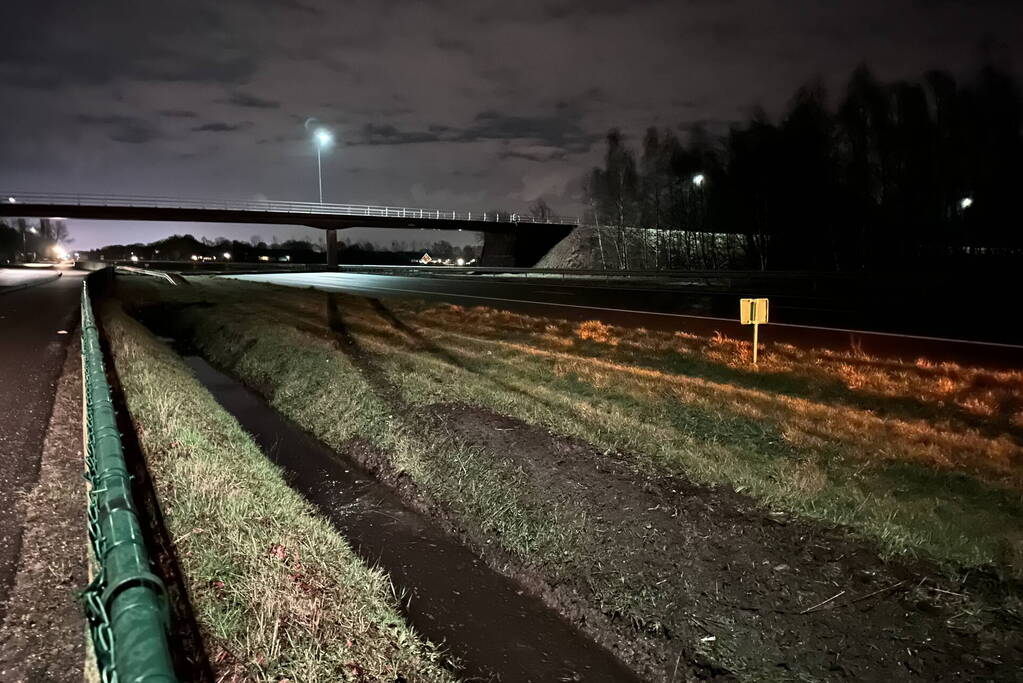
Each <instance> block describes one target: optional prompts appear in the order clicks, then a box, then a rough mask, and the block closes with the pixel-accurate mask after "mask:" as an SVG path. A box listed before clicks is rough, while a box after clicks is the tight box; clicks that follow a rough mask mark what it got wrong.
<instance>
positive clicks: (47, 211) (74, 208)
mask: <svg viewBox="0 0 1023 683" xmlns="http://www.w3.org/2000/svg"><path fill="white" fill-rule="evenodd" d="M0 216H18V217H44V218H45V217H57V216H59V217H61V218H89V219H102V220H143V221H184V222H197V223H269V224H282V225H305V226H309V227H312V228H321V229H324V230H331V229H338V228H354V227H360V228H426V229H430V230H475V231H480V232H515V231H516V228H517V227H518V226H519V225H520V224H528V225H537V226H539V225H551V226H552V227H556V228H558V227H560V228H567V227H574V226H575V225H577V224H578V221H577V220H576V219H575V218H568V217H563V216H558V217H551V218H549V219H539V218H534V217H533V216H530V215H523V214H515V213H504V212H501V213H492V212H490V213H481V212H478V211H455V210H452V211H443V210H440V209H423V208H411V207H396V206H369V205H359V204H318V203H315V202H287V201H271V200H262V201H234V200H220V199H179V198H173V197H129V196H118V195H75V194H40V193H27V192H20V193H19V192H11V193H0Z"/></svg>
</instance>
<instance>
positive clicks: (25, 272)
mask: <svg viewBox="0 0 1023 683" xmlns="http://www.w3.org/2000/svg"><path fill="white" fill-rule="evenodd" d="M57 272H58V271H55V270H54V269H52V268H0V292H3V291H4V290H5V289H14V288H16V287H17V288H19V289H20V288H22V287H24V286H27V285H33V284H39V283H42V282H45V281H47V280H52V279H53V278H55V277H56V276H57Z"/></svg>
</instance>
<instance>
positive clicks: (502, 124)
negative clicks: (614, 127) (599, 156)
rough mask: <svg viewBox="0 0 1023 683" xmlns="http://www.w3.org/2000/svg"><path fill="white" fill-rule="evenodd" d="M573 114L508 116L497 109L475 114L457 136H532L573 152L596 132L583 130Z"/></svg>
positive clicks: (463, 139)
mask: <svg viewBox="0 0 1023 683" xmlns="http://www.w3.org/2000/svg"><path fill="white" fill-rule="evenodd" d="M575 119H576V116H575V115H572V114H568V115H565V116H533V117H530V116H512V115H508V114H502V113H501V112H497V111H484V112H480V113H479V114H477V115H476V118H475V119H474V120H473V125H471V126H469V127H468V128H466V129H465V130H463V131H462V132H461V134H460V135H459V136H458V137H457V139H458V140H459V141H460V142H473V141H476V140H514V139H527V140H535V141H537V142H540V143H542V144H545V145H549V146H552V147H561V148H562V149H565V150H568V151H574V152H580V151H586V150H587V149H589V148H590V145H592V144H593V142H594V141H596V140H598V139H599V138H600V137H601V134H600V133H587V132H586V131H585V130H583V128H582V126H581V125H580V123H579V121H578V120H575Z"/></svg>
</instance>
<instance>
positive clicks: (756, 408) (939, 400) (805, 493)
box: [189, 281, 1023, 570]
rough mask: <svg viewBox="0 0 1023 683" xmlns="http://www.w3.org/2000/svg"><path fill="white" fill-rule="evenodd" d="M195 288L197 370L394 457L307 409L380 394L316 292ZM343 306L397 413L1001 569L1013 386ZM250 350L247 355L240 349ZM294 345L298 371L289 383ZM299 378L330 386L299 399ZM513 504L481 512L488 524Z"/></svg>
mask: <svg viewBox="0 0 1023 683" xmlns="http://www.w3.org/2000/svg"><path fill="white" fill-rule="evenodd" d="M210 284H211V285H212V286H209V285H207V287H208V288H206V287H203V288H200V289H199V290H198V291H193V292H191V293H190V294H189V296H195V295H198V296H205V297H207V298H210V300H217V301H220V302H224V303H227V304H228V305H226V306H221V307H218V308H217V309H216V312H215V314H206V313H205V312H204V311H203V310H199V311H196V312H194V313H193V319H194V321H195V322H196V323H198V324H199V325H200V335H199V338H200V341H201V342H202V343H203V344H205V346H206V348H205V349H204V350H205V351H206V352H207V353H209V354H210V355H211V356H212V357H213V359H214V360H215V361H217V362H220V363H223V364H225V365H228V366H235V365H236V362H237V365H236V366H235V367H234V368H233V369H234V370H235V371H236V372H239V373H240V374H241V375H242V376H243V377H246V378H247V379H249V380H252V381H254V383H256V384H257V386H270V387H276V388H280V387H283V390H282V391H280V392H279V393H277V394H275V397H274V401H275V403H276V405H277V407H278V408H280V409H282V410H283V411H284V412H285V413H287V414H288V415H289V416H291V417H292V418H294V419H296V420H298V421H299V422H302V423H303V424H304V425H305V426H306V427H307V428H308V429H310V431H312V432H313V433H315V434H317V435H319V436H321V438H324V439H325V440H326V441H327V442H328V443H331V444H333V445H339V444H341V443H343V442H344V440H345V439H347V438H349V437H351V436H354V435H356V434H365V435H369V436H371V437H373V439H374V440H376V441H378V442H380V445H382V446H383V447H385V448H395V449H396V452H398V453H404V452H405V451H406V450H407V448H406V447H405V446H408V443H409V442H408V441H406V444H405V446H402V444H398V443H390V442H387V441H386V438H387V435H388V434H391V433H393V432H394V431H396V427H397V426H398V425H399V422H398V421H396V420H395V418H394V417H393V415H392V416H389V417H388V418H386V419H385V420H384V421H383V422H381V418H379V417H372V416H364V414H365V413H370V414H371V415H378V414H380V413H382V414H384V415H387V414H388V412H393V411H380V410H378V409H379V408H381V407H383V404H380V405H377V406H373V407H371V409H370V410H368V411H366V410H361V409H359V408H358V407H357V406H353V409H352V410H351V412H349V413H348V414H350V415H353V416H356V419H357V420H360V421H362V422H360V423H358V424H356V423H346V426H342V425H339V424H337V421H336V420H334V419H332V418H331V417H329V415H330V414H329V413H328V412H324V411H317V410H315V409H310V408H313V407H314V406H313V404H314V403H315V399H314V398H313V396H320V400H322V401H324V402H331V401H333V400H335V399H336V398H340V399H341V400H344V401H354V400H359V401H369V400H375V401H381V400H383V399H382V398H381V391H380V390H379V387H369V390H368V391H361V392H356V391H352V390H351V387H353V386H360V385H365V384H366V373H365V372H353V368H352V367H351V363H350V361H348V360H347V359H346V358H345V355H344V354H343V353H340V352H338V351H337V350H335V349H334V347H333V345H332V344H331V343H330V342H329V341H328V339H329V338H330V337H331V334H332V333H331V331H330V330H329V328H328V324H327V320H326V316H325V312H324V311H325V298H324V297H325V295H324V294H322V293H314V292H297V291H294V290H292V291H281V290H276V291H274V290H267V289H263V290H260V291H261V292H262V293H261V295H260V297H259V300H260V301H261V302H262V303H263V304H264V306H265V307H263V308H256V309H253V308H252V307H251V305H250V304H251V301H252V297H251V296H250V295H249V294H248V293H249V292H251V291H252V289H251V288H252V285H248V284H242V283H231V282H224V281H219V282H213V283H210ZM232 298H234V299H235V300H241V301H244V303H245V308H244V310H243V309H242V308H235V307H232V306H231V305H230V302H231V301H232ZM342 301H343V308H344V314H343V318H344V325H345V326H346V330H347V334H348V335H349V336H350V337H351V339H352V340H354V342H355V344H356V345H357V346H358V347H359V348H360V349H362V350H363V351H364V352H366V354H368V356H369V363H370V364H371V365H372V366H373V368H374V369H375V370H378V371H379V372H380V374H382V375H384V379H385V381H386V382H387V383H388V384H391V385H394V386H396V387H397V388H398V389H399V391H400V397H401V400H403V401H407V402H410V403H413V404H419V403H427V402H430V401H453V400H454V401H464V402H467V403H470V404H476V405H481V406H486V407H490V408H492V409H494V410H497V411H498V412H502V413H505V414H508V415H512V416H515V417H518V418H520V419H523V420H525V421H527V422H530V423H533V424H539V425H543V426H546V427H549V428H551V429H554V430H555V431H557V432H560V433H564V434H568V435H572V436H578V437H580V438H583V439H585V440H587V441H589V442H591V443H593V444H595V445H598V446H600V447H602V448H605V449H609V450H615V451H623V452H626V453H632V454H636V455H638V456H640V460H638V461H637V466H639V467H648V468H649V467H656V468H664V469H668V470H669V471H673V472H680V473H683V474H685V475H686V476H688V477H690V478H692V479H694V480H696V481H701V482H709V483H725V484H728V485H730V486H732V487H734V488H736V489H738V490H742V491H745V492H748V493H751V494H752V495H754V496H756V497H757V498H759V499H761V500H763V501H764V502H765V503H766V504H768V505H774V506H780V507H783V508H786V509H789V510H793V511H796V512H799V513H801V514H804V515H807V516H810V517H812V518H816V519H821V520H824V521H828V522H835V523H841V524H847V525H849V526H851V527H853V528H855V529H858V530H860V531H862V532H864V533H865V534H867V535H869V536H871V537H874V538H876V539H878V540H879V541H880V542H881V543H882V544H883V546H884V547H886V548H887V549H889V550H890V551H892V552H897V553H901V552H910V553H913V552H921V553H923V554H925V555H928V556H931V557H934V558H936V559H939V560H947V561H950V562H952V563H954V564H958V565H977V564H984V563H993V564H1002V565H1007V566H1009V567H1015V568H1016V569H1017V570H1019V569H1020V566H1019V565H1018V563H1019V562H1020V560H1021V557H1020V544H1021V542H1023V532H1021V531H1020V524H1019V522H1020V519H1021V518H1023V496H1021V490H1023V467H1021V466H1020V464H1021V462H1023V447H1021V446H1020V443H1019V439H1020V435H1019V433H1020V432H1023V412H1021V408H1020V407H1021V406H1023V373H1019V372H1016V373H993V372H987V371H983V370H976V369H971V368H959V367H956V366H940V367H934V366H930V365H928V364H927V363H925V362H922V361H921V362H918V363H916V364H913V363H908V364H900V363H888V361H882V360H880V359H867V358H860V357H855V356H836V355H835V354H831V353H828V352H805V351H799V350H796V349H793V348H791V347H782V346H778V347H774V348H769V352H768V353H766V354H765V360H764V362H763V363H762V365H761V367H760V368H759V370H750V369H748V368H747V367H745V366H744V364H743V363H742V361H741V358H742V357H743V354H744V353H748V346H747V347H746V348H745V349H744V348H743V345H742V343H739V342H734V341H731V340H720V339H718V340H715V339H711V340H698V339H694V338H689V337H687V336H686V335H682V334H678V335H670V334H665V333H653V332H645V331H642V330H640V331H623V330H614V329H611V328H606V327H602V326H600V325H599V323H598V324H595V325H594V324H586V325H583V326H576V325H572V324H570V323H564V322H557V321H550V320H545V319H536V318H528V317H526V316H518V315H514V314H510V313H503V312H497V311H492V310H488V309H473V310H468V311H465V310H461V309H458V308H457V307H446V306H442V307H433V308H424V307H422V306H419V307H414V306H412V305H410V304H395V303H388V306H389V307H390V313H387V314H385V316H381V315H380V313H379V311H377V310H374V309H373V308H371V307H370V306H368V305H367V304H365V303H364V302H363V301H362V300H360V299H356V298H343V299H342ZM210 310H212V309H210ZM253 312H255V313H257V315H252V313H253ZM390 315H394V316H397V319H398V326H397V327H396V326H395V325H394V324H393V321H391V320H388V319H387V316H390ZM406 325H407V326H410V327H408V328H407V330H406V331H402V330H401V327H402V326H406ZM228 328H229V329H230V331H231V333H230V334H225V333H224V331H225V330H226V329H228ZM271 329H272V333H271ZM408 330H411V331H412V332H411V334H410V333H409V331H408ZM251 340H259V345H257V346H256V347H252V348H247V347H246V344H248V342H249V341H251ZM267 344H274V345H275V346H274V347H273V348H270V347H268V346H266V345H267ZM243 348H244V349H245V351H244V353H243ZM296 349H297V350H298V351H297V353H298V354H299V355H298V356H297V357H299V358H302V359H303V360H304V362H307V363H308V366H307V367H305V368H303V369H302V371H301V372H294V373H292V374H288V368H289V367H290V366H291V365H292V364H293V362H294V359H293V357H292V354H293V352H295V350H296ZM328 359H330V360H334V362H335V363H336V365H330V364H329V362H328ZM887 365H890V366H891V367H887ZM354 370H358V368H354ZM282 373H283V374H282ZM289 380H293V381H294V386H293V388H292V389H289V388H288V382H289ZM310 380H316V381H324V382H328V381H329V382H331V383H333V387H334V388H333V389H332V388H331V387H330V386H327V387H323V386H321V387H319V390H318V391H313V392H307V391H304V388H306V387H307V386H308V382H309V381H310ZM353 383H354V384H353ZM339 430H341V431H339ZM398 431H400V430H398ZM413 441H414V439H413ZM413 447H414V448H417V447H416V446H415V445H414V443H413ZM402 457H405V458H406V461H404V462H402V463H401V464H402V465H404V466H406V467H415V463H413V462H410V461H408V458H410V457H411V456H409V455H408V454H407V453H405V454H404V455H403V456H402ZM413 474H414V475H415V476H417V477H418V476H420V475H421V476H430V474H429V472H427V471H422V472H415V471H414V472H413ZM442 493H444V492H442ZM447 495H448V494H447V493H445V496H447ZM450 495H454V496H456V497H457V495H458V493H457V486H455V487H453V488H452V489H451V491H450ZM524 498H526V499H528V498H529V496H524ZM515 509H516V506H506V508H505V509H504V510H503V512H502V513H501V515H498V516H494V515H493V514H487V515H486V516H487V518H488V519H489V520H490V521H489V523H491V524H500V523H501V522H500V520H501V519H503V518H505V517H506V516H508V515H514V514H515ZM534 516H535V515H534ZM556 516H557V517H558V518H560V519H565V516H564V515H561V514H557V515H556ZM548 517H550V515H548ZM541 524H543V522H541ZM512 526H517V524H513V525H512Z"/></svg>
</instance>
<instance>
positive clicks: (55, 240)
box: [0, 218, 74, 263]
mask: <svg viewBox="0 0 1023 683" xmlns="http://www.w3.org/2000/svg"><path fill="white" fill-rule="evenodd" d="M73 241H74V240H72V239H71V236H70V234H69V233H68V228H67V225H65V224H64V222H63V221H60V220H52V219H49V218H41V219H39V220H38V221H28V220H26V219H24V218H18V219H15V220H12V221H10V222H3V221H0V263H24V262H30V261H37V260H42V259H51V258H55V257H56V256H57V250H59V249H61V248H67V247H68V245H69V244H70V243H71V242H73Z"/></svg>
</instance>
